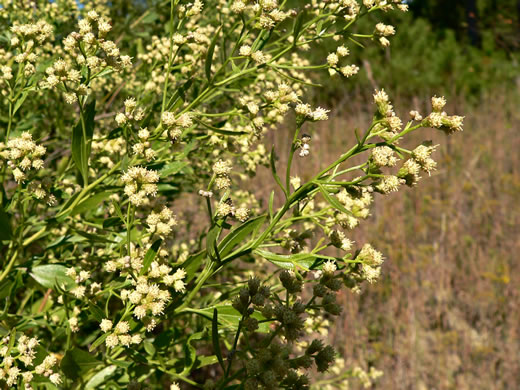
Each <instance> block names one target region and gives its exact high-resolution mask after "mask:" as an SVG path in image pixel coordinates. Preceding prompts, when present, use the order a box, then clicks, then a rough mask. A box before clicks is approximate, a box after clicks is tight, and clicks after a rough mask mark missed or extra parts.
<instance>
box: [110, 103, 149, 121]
mask: <svg viewBox="0 0 520 390" xmlns="http://www.w3.org/2000/svg"><path fill="white" fill-rule="evenodd" d="M124 105H125V112H124V113H123V112H120V113H118V114H117V115H116V118H115V119H116V123H117V125H118V126H123V125H125V124H126V123H128V122H129V121H135V122H139V121H140V120H142V119H143V118H144V110H143V109H142V108H137V102H136V100H135V99H134V98H128V99H126V100H125V102H124Z"/></svg>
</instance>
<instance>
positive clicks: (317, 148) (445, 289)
mask: <svg viewBox="0 0 520 390" xmlns="http://www.w3.org/2000/svg"><path fill="white" fill-rule="evenodd" d="M451 100H452V101H451V107H449V109H448V111H450V112H457V113H463V114H464V115H466V121H465V130H464V132H463V133H462V134H460V136H457V137H453V138H446V137H445V136H444V134H442V133H441V132H438V131H434V130H431V132H430V134H429V137H430V138H431V139H432V140H433V142H434V143H438V144H440V146H439V148H438V150H437V152H436V154H434V157H435V158H436V160H437V161H438V162H439V167H440V170H438V171H436V172H434V174H432V177H430V178H428V177H423V179H422V180H421V181H420V182H419V185H418V187H417V188H415V189H406V190H404V191H400V192H399V194H396V195H394V196H392V195H389V196H387V197H382V196H378V197H377V200H376V206H375V209H374V210H373V212H372V215H373V216H372V217H371V218H370V219H369V220H367V221H366V222H365V223H363V224H362V225H361V226H360V227H359V228H357V229H356V230H355V231H354V232H353V234H352V236H351V238H352V239H354V240H355V241H356V242H358V243H363V242H365V241H370V242H372V243H373V244H374V246H375V247H377V248H378V249H379V250H381V251H382V252H383V253H384V254H385V255H386V262H385V265H384V268H383V275H384V276H383V278H382V279H381V280H380V281H379V282H378V283H376V284H374V285H366V286H365V289H364V291H363V292H362V293H361V295H355V294H351V293H348V294H346V295H343V296H342V297H341V302H342V304H343V309H344V311H343V315H342V316H341V319H340V321H337V322H335V326H334V328H333V329H332V330H331V333H330V338H331V339H332V341H333V344H334V345H335V346H337V347H338V348H339V349H340V351H341V352H342V354H343V355H344V357H345V359H346V361H347V363H350V364H352V365H358V364H360V365H362V366H364V368H368V367H369V366H375V367H376V368H378V369H381V370H383V371H384V372H385V375H384V376H383V377H382V378H380V379H379V381H378V382H377V383H376V384H375V385H374V386H373V388H376V389H418V390H423V389H437V390H443V389H460V390H464V389H516V388H519V386H520V352H519V351H520V262H519V261H518V258H517V254H518V253H519V251H520V241H519V237H520V205H519V202H520V112H519V111H518V109H517V105H516V104H515V102H514V99H509V98H506V97H504V95H503V94H499V93H497V94H496V95H494V96H488V97H485V98H484V97H483V98H482V102H481V104H479V105H478V106H476V107H469V106H466V105H465V104H464V102H463V101H462V99H459V100H457V99H451ZM353 101H356V102H357V104H359V106H352V105H350V104H349V102H348V101H345V102H343V104H342V105H340V106H339V107H340V108H339V109H336V110H335V113H336V114H335V117H334V118H332V120H331V121H328V122H326V124H325V125H324V126H323V127H318V126H316V127H315V128H314V129H312V130H313V132H312V133H311V134H312V145H313V146H312V152H311V156H310V158H308V159H305V160H301V159H300V160H299V161H298V167H297V171H298V172H299V174H300V176H301V177H302V178H305V177H306V175H311V174H312V172H314V171H316V170H317V169H318V168H319V167H321V166H322V165H323V164H324V163H325V162H327V161H329V160H332V157H330V158H329V156H335V155H338V154H340V153H341V152H342V151H343V150H346V149H347V147H348V146H349V145H351V144H352V143H353V142H354V135H353V129H354V128H356V127H358V128H360V129H363V128H364V126H365V125H366V124H368V123H369V122H370V115H371V113H369V112H367V111H366V109H367V107H370V104H369V103H370V102H369V100H368V99H353ZM412 105H413V106H414V107H411V106H410V103H409V102H399V101H398V99H396V102H395V107H396V108H397V112H398V113H399V114H401V115H402V116H403V117H405V115H404V114H405V112H399V108H406V109H408V108H420V109H421V112H427V110H428V99H426V98H425V99H424V101H415V102H413V104H412ZM341 107H343V108H341ZM421 139H422V138H421ZM270 141H271V142H273V143H274V144H275V145H276V147H277V150H279V151H280V152H279V154H282V151H283V150H286V149H287V147H288V142H289V137H288V136H287V135H286V134H285V133H284V132H282V131H280V132H279V133H277V134H275V135H273V137H272V138H271V140H270ZM419 142H420V139H419V137H417V143H419ZM408 146H410V147H412V146H415V145H412V144H408ZM280 158H281V161H280V165H281V166H283V163H284V161H283V156H281V157H280ZM267 174H268V171H267V170H265V171H263V172H260V176H262V175H267ZM258 182H263V180H259V181H258ZM258 191H259V192H260V193H262V194H263V196H268V194H269V191H270V188H261V189H258ZM350 388H356V384H355V383H352V384H351V386H350Z"/></svg>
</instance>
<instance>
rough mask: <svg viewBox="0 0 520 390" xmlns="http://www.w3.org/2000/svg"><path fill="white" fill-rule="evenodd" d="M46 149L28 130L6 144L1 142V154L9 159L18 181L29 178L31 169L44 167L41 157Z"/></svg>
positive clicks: (8, 161) (21, 181)
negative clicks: (34, 139) (28, 174)
mask: <svg viewBox="0 0 520 390" xmlns="http://www.w3.org/2000/svg"><path fill="white" fill-rule="evenodd" d="M45 152H46V149H45V147H44V146H42V145H37V144H36V143H35V142H34V141H33V138H32V135H31V134H30V133H28V132H23V133H22V135H21V136H20V137H17V138H13V139H10V140H9V141H7V147H6V146H5V144H3V143H1V144H0V156H1V157H2V158H4V159H6V160H7V164H8V166H9V168H11V169H12V170H13V176H14V179H15V180H16V181H17V182H18V183H23V182H24V180H25V179H26V178H27V175H26V174H27V173H28V172H29V171H30V170H31V169H34V170H40V169H42V168H43V160H42V159H41V157H43V155H44V154H45Z"/></svg>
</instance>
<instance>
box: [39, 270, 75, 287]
mask: <svg viewBox="0 0 520 390" xmlns="http://www.w3.org/2000/svg"><path fill="white" fill-rule="evenodd" d="M66 273H67V267H65V266H64V265H60V264H44V265H38V266H36V267H33V268H32V269H31V272H30V275H31V276H32V278H33V279H34V280H36V281H37V282H38V283H40V284H41V285H42V286H43V287H46V288H53V287H54V286H55V285H56V284H58V285H62V284H63V285H65V286H66V287H67V288H68V287H72V286H74V284H75V283H74V280H72V279H71V278H70V277H68V276H67V275H66Z"/></svg>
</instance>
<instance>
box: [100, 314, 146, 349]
mask: <svg viewBox="0 0 520 390" xmlns="http://www.w3.org/2000/svg"><path fill="white" fill-rule="evenodd" d="M99 327H100V328H101V330H102V331H103V332H104V333H107V337H106V339H105V344H106V346H107V348H114V347H116V346H118V345H122V346H123V347H129V346H130V345H131V344H140V343H141V341H142V340H143V338H142V337H141V335H140V334H134V335H129V334H128V332H129V331H130V324H129V323H128V321H119V322H118V323H117V324H116V326H115V327H114V326H113V322H112V321H110V320H109V319H106V318H105V319H103V320H101V323H100V324H99Z"/></svg>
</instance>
